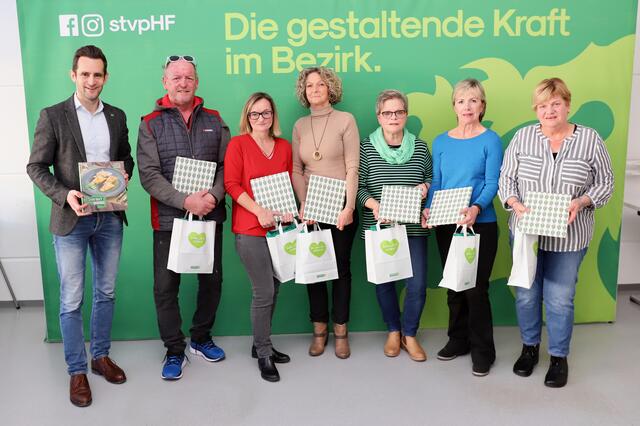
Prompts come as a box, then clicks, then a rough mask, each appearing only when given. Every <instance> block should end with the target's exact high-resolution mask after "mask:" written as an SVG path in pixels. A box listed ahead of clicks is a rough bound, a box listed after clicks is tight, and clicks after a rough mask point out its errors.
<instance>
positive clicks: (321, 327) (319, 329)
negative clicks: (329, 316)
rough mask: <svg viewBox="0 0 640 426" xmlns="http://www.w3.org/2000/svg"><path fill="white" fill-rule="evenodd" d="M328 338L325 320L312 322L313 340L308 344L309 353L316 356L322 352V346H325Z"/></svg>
mask: <svg viewBox="0 0 640 426" xmlns="http://www.w3.org/2000/svg"><path fill="white" fill-rule="evenodd" d="M328 340H329V330H327V323H326V322H314V323H313V340H312V341H311V346H309V355H311V356H318V355H322V354H323V353H324V347H325V346H327V341H328Z"/></svg>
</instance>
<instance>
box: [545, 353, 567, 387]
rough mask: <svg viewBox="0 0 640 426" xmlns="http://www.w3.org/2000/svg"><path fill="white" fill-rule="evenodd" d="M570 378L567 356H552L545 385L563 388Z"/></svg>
mask: <svg viewBox="0 0 640 426" xmlns="http://www.w3.org/2000/svg"><path fill="white" fill-rule="evenodd" d="M568 378H569V364H567V358H561V357H557V356H551V362H550V363H549V371H547V375H546V376H545V377H544V384H545V386H549V387H550V388H561V387H563V386H564V385H566V384H567V379H568Z"/></svg>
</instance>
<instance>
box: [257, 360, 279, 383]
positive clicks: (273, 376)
mask: <svg viewBox="0 0 640 426" xmlns="http://www.w3.org/2000/svg"><path fill="white" fill-rule="evenodd" d="M258 368H260V375H261V376H262V378H263V379H265V380H266V381H268V382H277V381H279V380H280V373H278V369H277V368H276V365H275V364H274V363H273V357H271V356H270V357H267V358H258Z"/></svg>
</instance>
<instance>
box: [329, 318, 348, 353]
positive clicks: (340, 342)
mask: <svg viewBox="0 0 640 426" xmlns="http://www.w3.org/2000/svg"><path fill="white" fill-rule="evenodd" d="M333 337H334V339H335V343H336V356H337V357H338V358H341V359H346V358H349V356H350V355H351V350H350V349H349V332H348V331H347V324H333Z"/></svg>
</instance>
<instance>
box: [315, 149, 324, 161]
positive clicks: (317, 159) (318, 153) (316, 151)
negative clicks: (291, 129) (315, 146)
mask: <svg viewBox="0 0 640 426" xmlns="http://www.w3.org/2000/svg"><path fill="white" fill-rule="evenodd" d="M321 158H322V154H320V151H318V150H315V151H313V159H314V160H316V161H319V160H320V159H321Z"/></svg>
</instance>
